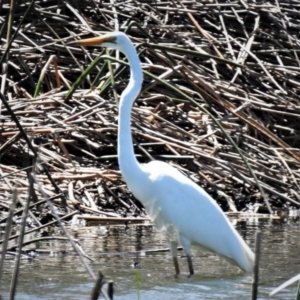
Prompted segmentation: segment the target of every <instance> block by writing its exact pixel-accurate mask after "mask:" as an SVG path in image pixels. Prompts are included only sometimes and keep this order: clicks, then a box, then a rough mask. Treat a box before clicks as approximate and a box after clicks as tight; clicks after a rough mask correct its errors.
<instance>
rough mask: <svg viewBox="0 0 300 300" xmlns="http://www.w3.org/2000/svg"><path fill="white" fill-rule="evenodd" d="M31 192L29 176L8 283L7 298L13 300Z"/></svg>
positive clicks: (31, 181) (31, 184) (31, 183)
mask: <svg viewBox="0 0 300 300" xmlns="http://www.w3.org/2000/svg"><path fill="white" fill-rule="evenodd" d="M32 193H33V179H32V178H30V177H29V188H28V198H27V201H26V203H25V207H24V210H23V215H22V222H21V232H20V235H19V239H18V248H17V254H16V257H15V267H14V272H13V276H12V281H11V284H10V295H9V299H10V300H13V299H14V298H15V293H16V289H17V283H18V276H19V268H20V259H21V253H22V244H23V240H24V235H25V234H24V233H25V227H26V220H27V215H28V211H29V203H30V199H31V197H32Z"/></svg>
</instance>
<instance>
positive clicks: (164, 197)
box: [72, 32, 254, 275]
mask: <svg viewBox="0 0 300 300" xmlns="http://www.w3.org/2000/svg"><path fill="white" fill-rule="evenodd" d="M72 44H73V45H78V46H103V47H107V48H112V49H116V50H119V51H121V52H123V53H124V55H125V56H126V57H127V59H128V62H129V65H130V67H131V72H130V80H129V84H128V86H127V87H126V89H125V90H124V91H123V93H122V95H121V98H120V106H119V124H118V161H119V166H120V170H121V173H122V176H123V177H124V179H125V181H126V183H127V185H128V188H129V189H130V191H131V192H132V193H133V195H134V196H135V197H136V198H137V199H138V200H140V201H141V203H142V204H143V205H144V207H145V208H146V211H147V213H148V214H149V216H150V218H151V219H152V220H153V222H154V224H155V225H156V227H157V228H158V229H159V230H161V231H162V232H164V233H165V234H166V237H167V239H168V241H169V243H170V249H171V254H172V256H173V261H174V265H175V272H176V274H179V264H178V259H177V245H178V240H179V241H180V243H181V245H182V247H183V249H184V251H185V253H186V255H187V261H188V267H189V272H190V274H191V275H192V274H194V269H193V264H192V257H191V255H192V253H191V244H192V243H193V244H196V245H199V246H201V247H202V248H204V249H206V250H209V251H211V252H215V253H217V254H218V255H220V256H222V257H224V258H225V259H227V260H228V261H230V262H231V263H233V264H235V265H237V266H238V267H240V268H241V269H242V270H244V271H246V272H249V271H252V269H253V263H254V254H253V252H252V251H251V249H250V248H249V247H248V245H247V244H246V243H245V241H244V240H243V239H242V238H241V236H240V235H239V234H238V232H237V231H236V230H235V228H234V227H233V225H232V224H231V223H230V222H229V220H228V219H227V217H226V216H225V214H224V213H223V211H222V210H221V209H220V207H219V206H218V205H217V203H216V202H215V201H214V200H213V199H212V198H211V197H210V196H209V195H208V194H207V193H206V192H205V191H204V190H203V189H202V188H201V187H200V186H198V185H197V184H196V183H195V182H193V181H192V180H190V179H189V178H187V177H186V176H184V175H183V174H182V173H180V172H179V171H178V170H176V169H175V168H173V167H172V166H170V165H169V164H167V163H165V162H161V161H151V162H150V163H148V164H139V162H138V161H137V159H136V157H135V154H134V148H133V143H132V135H131V128H130V118H131V109H132V105H133V103H134V101H135V99H136V98H137V96H138V95H139V93H140V90H141V86H142V83H143V72H142V68H141V63H140V60H139V57H138V55H137V52H136V50H135V48H134V46H133V44H132V42H131V41H130V39H129V38H128V37H127V36H126V35H125V34H124V33H121V32H112V33H108V34H106V35H103V36H100V37H95V38H90V39H83V40H78V41H76V42H73V43H72Z"/></svg>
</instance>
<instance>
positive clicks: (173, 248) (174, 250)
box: [170, 241, 180, 276]
mask: <svg viewBox="0 0 300 300" xmlns="http://www.w3.org/2000/svg"><path fill="white" fill-rule="evenodd" d="M170 250H171V254H172V257H173V262H174V267H175V275H176V276H177V275H179V273H180V270H179V263H178V258H177V242H174V241H170Z"/></svg>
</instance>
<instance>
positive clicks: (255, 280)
mask: <svg viewBox="0 0 300 300" xmlns="http://www.w3.org/2000/svg"><path fill="white" fill-rule="evenodd" d="M260 238H261V232H260V231H256V234H255V253H254V254H255V259H254V269H253V283H252V298H251V300H256V299H257V290H258V280H259V278H258V272H259V258H260Z"/></svg>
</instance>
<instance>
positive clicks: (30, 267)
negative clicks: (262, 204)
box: [2, 219, 300, 300]
mask: <svg viewBox="0 0 300 300" xmlns="http://www.w3.org/2000/svg"><path fill="white" fill-rule="evenodd" d="M299 224H300V222H299V220H298V219H286V220H281V221H279V220H275V221H274V220H273V221H272V220H259V221H258V220H257V219H249V220H247V221H243V222H239V223H238V225H237V229H238V231H239V232H240V234H241V235H242V236H243V238H244V239H245V240H246V241H247V243H248V244H249V245H250V247H251V248H252V249H253V248H254V235H255V231H256V230H257V229H260V230H261V232H262V244H261V262H260V266H261V268H260V284H259V294H258V295H259V297H258V299H270V298H269V297H268V294H269V293H270V292H271V291H272V290H273V289H274V288H275V287H277V286H278V285H279V284H281V283H282V282H283V281H285V280H286V279H288V278H290V277H292V276H294V275H296V274H298V273H299V270H300V256H299ZM76 238H77V239H78V241H79V242H80V245H81V246H82V248H83V249H84V250H85V252H86V254H88V255H89V256H90V257H92V258H93V259H94V262H92V263H91V266H92V268H93V269H94V270H95V272H97V271H98V270H99V269H100V270H101V272H102V273H103V274H104V275H105V279H111V280H113V281H114V289H115V293H114V295H115V296H114V299H138V294H137V288H136V283H137V280H136V278H137V276H138V277H139V278H140V286H141V290H140V299H142V300H147V299H183V298H184V299H250V295H251V283H252V278H251V277H250V276H249V275H245V274H243V273H241V272H239V270H238V269H237V268H235V267H233V266H231V265H229V264H228V263H227V262H226V261H224V260H222V259H220V258H218V257H217V256H215V255H213V254H209V253H203V252H201V251H199V250H198V249H197V248H195V249H194V251H193V254H194V257H193V261H194V265H195V272H196V275H195V276H193V277H192V278H188V277H187V275H188V267H187V263H186V258H185V257H184V253H183V251H180V252H179V254H180V255H182V256H181V257H180V258H179V263H180V267H181V272H182V273H181V275H180V276H179V278H174V275H173V274H174V269H173V264H172V259H171V256H170V253H169V252H165V251H158V252H153V251H149V252H148V250H153V249H164V248H166V246H167V242H166V240H165V238H164V236H162V235H161V234H160V233H159V232H157V230H156V229H155V228H154V227H152V226H136V227H130V228H129V229H126V228H125V227H111V228H110V229H109V230H108V231H107V232H103V231H102V230H101V229H99V227H88V228H79V229H78V230H77V233H76ZM31 247H32V245H31ZM35 248H36V249H39V251H38V253H42V250H43V249H47V248H48V249H49V248H51V249H57V250H65V251H67V252H68V251H71V247H70V246H69V245H68V244H67V243H64V242H63V243H62V242H58V241H55V242H53V241H49V242H43V243H37V244H36V245H35ZM135 262H137V263H138V264H137V268H136V269H134V267H133V265H134V263H135ZM12 265H13V261H12V260H6V262H5V268H4V272H5V273H4V274H3V282H2V290H4V293H2V296H3V299H7V298H8V289H9V283H10V277H11V273H12ZM92 286H93V282H92V280H91V279H90V278H89V276H88V275H87V274H86V272H85V270H84V269H83V267H82V266H81V265H80V262H79V259H78V258H77V257H76V256H75V255H72V254H71V255H70V254H68V255H62V254H59V255H55V253H54V254H52V255H41V254H39V255H38V256H36V257H35V258H32V259H24V260H23V261H22V265H21V269H20V276H19V282H18V287H17V297H16V299H87V298H88V297H89V294H90V291H91V289H92ZM296 288H297V287H296V285H294V286H291V287H289V288H287V289H286V290H283V291H282V292H280V293H279V294H278V295H276V296H274V297H273V298H271V299H294V298H295V294H296Z"/></svg>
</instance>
